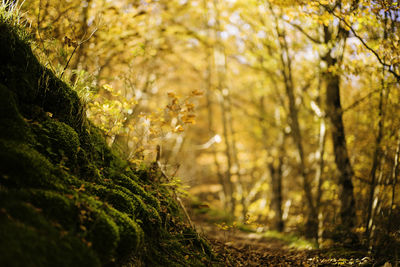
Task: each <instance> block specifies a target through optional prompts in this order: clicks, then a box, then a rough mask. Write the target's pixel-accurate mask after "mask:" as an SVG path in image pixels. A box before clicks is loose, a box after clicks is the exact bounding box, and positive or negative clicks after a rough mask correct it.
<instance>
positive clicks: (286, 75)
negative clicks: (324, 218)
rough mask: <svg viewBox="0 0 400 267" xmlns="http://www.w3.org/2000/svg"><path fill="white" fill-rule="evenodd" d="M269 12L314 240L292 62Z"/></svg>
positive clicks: (282, 33)
mask: <svg viewBox="0 0 400 267" xmlns="http://www.w3.org/2000/svg"><path fill="white" fill-rule="evenodd" d="M270 10H271V12H272V14H273V16H274V18H275V30H276V33H277V35H278V40H279V46H280V50H281V51H280V60H281V66H282V68H281V74H282V76H283V82H284V85H285V91H286V95H287V98H288V100H289V125H290V128H291V134H292V138H293V141H294V143H295V145H296V148H297V152H298V154H299V159H300V166H299V167H300V173H301V177H302V182H303V190H304V194H305V198H306V203H307V213H308V214H307V220H306V236H307V237H311V238H314V237H315V236H317V235H318V221H317V218H318V213H317V211H316V208H315V205H314V201H313V195H312V190H311V182H310V181H309V179H308V174H307V171H306V168H307V167H306V160H305V155H304V147H303V141H302V134H301V131H300V123H299V115H298V110H297V107H296V100H295V93H294V84H293V75H292V61H291V58H290V55H289V47H288V43H287V40H286V34H285V31H284V30H281V29H280V28H279V22H278V18H277V16H276V14H275V13H274V11H273V9H272V7H270Z"/></svg>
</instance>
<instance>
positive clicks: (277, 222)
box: [259, 97, 285, 232]
mask: <svg viewBox="0 0 400 267" xmlns="http://www.w3.org/2000/svg"><path fill="white" fill-rule="evenodd" d="M259 107H260V114H261V115H262V116H261V117H265V116H266V112H265V104H264V97H261V98H260V105H259ZM260 124H261V129H262V134H263V139H264V140H268V131H267V128H266V126H265V124H264V123H263V122H262V121H260ZM283 131H284V130H282V132H281V133H280V134H279V138H278V140H279V142H278V146H279V147H278V150H279V152H278V159H277V162H275V161H274V160H273V161H272V162H269V163H268V164H267V165H268V169H269V173H270V177H271V209H272V210H273V211H274V213H275V217H274V221H273V227H274V229H275V230H277V231H279V232H282V231H283V230H284V227H285V224H284V221H283V210H282V202H283V193H282V191H283V188H282V180H283V159H284V150H285V134H284V132H283ZM264 146H265V150H266V151H267V152H268V151H269V150H270V149H271V148H270V146H269V145H268V144H267V142H264ZM276 163H277V164H276Z"/></svg>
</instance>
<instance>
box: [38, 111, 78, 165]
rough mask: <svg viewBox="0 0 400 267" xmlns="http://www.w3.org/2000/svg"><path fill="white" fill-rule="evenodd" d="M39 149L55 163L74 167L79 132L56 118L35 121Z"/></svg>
mask: <svg viewBox="0 0 400 267" xmlns="http://www.w3.org/2000/svg"><path fill="white" fill-rule="evenodd" d="M32 129H33V131H34V133H35V135H36V140H37V147H38V149H39V151H40V152H41V153H42V154H44V155H46V156H47V157H48V158H50V159H51V160H52V162H53V163H55V164H61V165H66V166H68V167H70V168H71V167H74V166H75V165H76V163H77V154H78V151H79V146H80V142H79V138H78V134H77V133H76V132H75V131H74V130H73V129H72V128H71V127H70V126H68V125H67V124H65V123H63V122H60V121H56V120H50V119H47V120H45V121H44V122H43V123H42V124H39V123H33V124H32Z"/></svg>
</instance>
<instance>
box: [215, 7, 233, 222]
mask: <svg viewBox="0 0 400 267" xmlns="http://www.w3.org/2000/svg"><path fill="white" fill-rule="evenodd" d="M214 8H215V21H216V23H215V25H216V26H215V27H216V30H215V32H214V33H215V40H216V47H215V48H216V50H215V52H217V53H219V56H220V57H222V58H223V62H215V63H216V67H217V80H218V85H217V88H218V90H219V92H220V97H221V99H220V107H221V115H222V118H221V119H222V126H223V137H224V143H225V156H226V162H227V170H226V179H225V180H226V182H227V184H228V187H229V200H230V204H231V205H230V212H231V215H232V216H234V215H235V210H236V199H235V186H234V182H233V180H232V173H231V171H232V165H233V164H232V151H231V145H230V141H229V140H230V137H229V128H228V127H229V125H228V107H227V99H226V92H227V93H228V94H229V91H227V90H228V89H227V88H225V87H226V85H225V84H226V68H227V65H226V54H225V47H224V46H223V44H222V43H221V42H220V37H219V31H220V27H221V26H220V21H219V19H220V18H219V10H218V0H214Z"/></svg>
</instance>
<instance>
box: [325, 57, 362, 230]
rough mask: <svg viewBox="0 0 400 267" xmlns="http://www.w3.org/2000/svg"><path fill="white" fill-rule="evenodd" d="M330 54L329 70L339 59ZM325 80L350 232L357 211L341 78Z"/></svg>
mask: <svg viewBox="0 0 400 267" xmlns="http://www.w3.org/2000/svg"><path fill="white" fill-rule="evenodd" d="M330 52H331V51H330ZM330 52H329V53H327V54H326V56H325V58H324V61H325V62H326V63H327V64H326V65H327V69H330V67H335V66H336V62H337V59H335V58H332V57H331V53H330ZM324 80H325V83H326V96H325V97H326V99H325V101H326V114H327V117H328V119H329V121H330V124H331V134H332V141H333V151H334V156H335V163H336V166H337V170H338V171H339V183H338V185H339V188H340V192H339V200H340V203H341V207H340V218H341V221H342V222H341V223H342V226H343V229H344V230H345V231H346V232H350V231H351V229H352V228H353V227H354V226H355V218H356V211H355V199H354V193H353V188H354V187H353V182H352V177H353V168H352V166H351V163H350V158H349V155H348V151H347V145H346V136H345V131H344V126H343V118H342V115H343V112H342V106H341V102H340V76H339V75H338V74H336V73H332V72H329V71H328V72H325V74H324Z"/></svg>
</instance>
